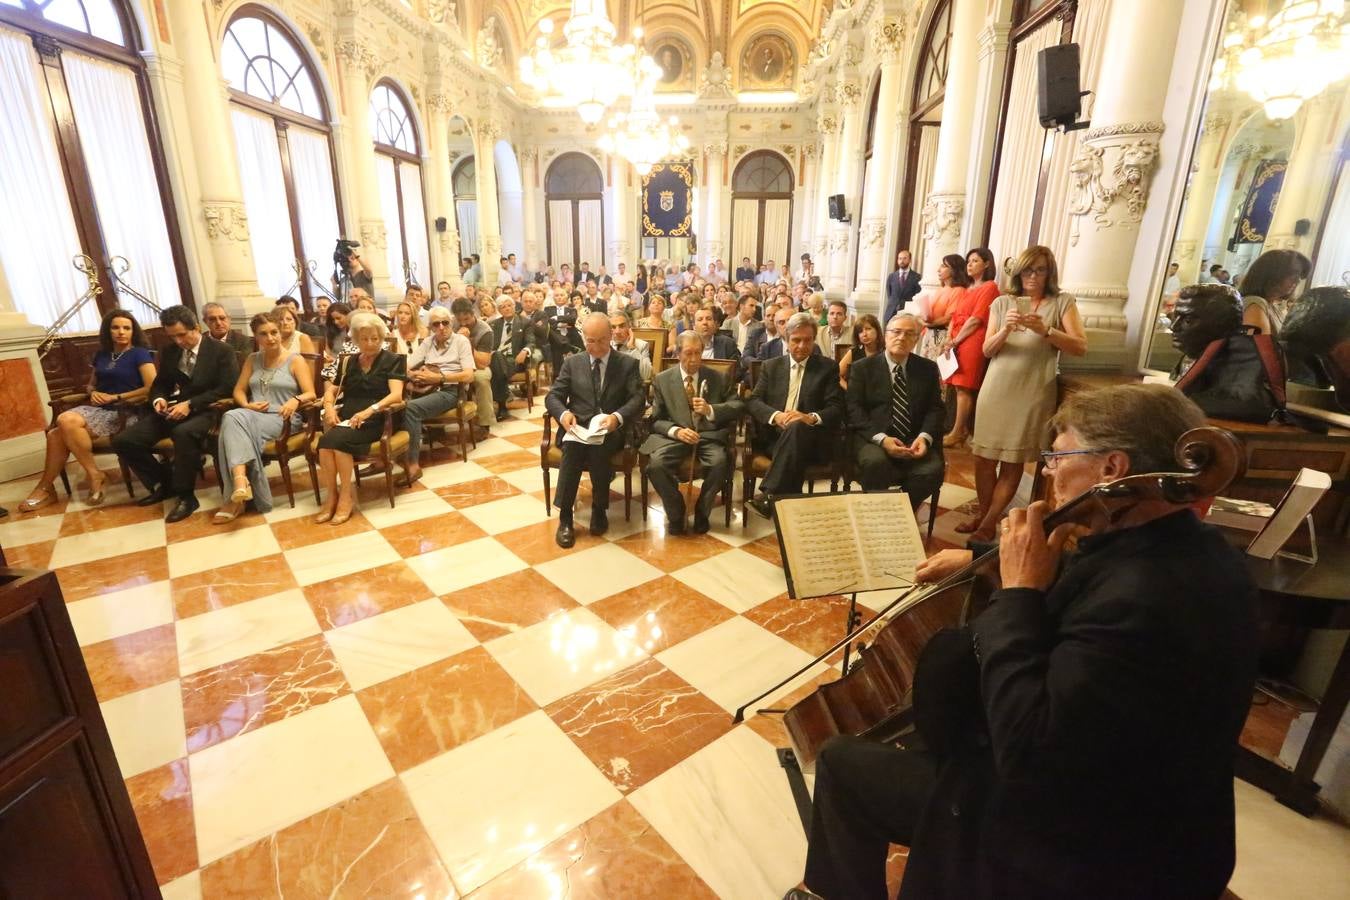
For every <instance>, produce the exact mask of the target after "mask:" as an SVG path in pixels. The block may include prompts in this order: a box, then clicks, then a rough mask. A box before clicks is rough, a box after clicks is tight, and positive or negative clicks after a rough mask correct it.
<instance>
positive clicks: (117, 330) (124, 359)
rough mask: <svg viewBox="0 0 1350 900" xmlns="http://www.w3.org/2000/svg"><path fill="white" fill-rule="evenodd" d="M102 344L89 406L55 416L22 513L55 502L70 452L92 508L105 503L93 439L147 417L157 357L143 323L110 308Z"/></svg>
mask: <svg viewBox="0 0 1350 900" xmlns="http://www.w3.org/2000/svg"><path fill="white" fill-rule="evenodd" d="M98 344H99V351H98V352H97V353H95V354H94V371H93V373H92V375H91V376H90V379H89V386H88V388H87V390H88V393H89V402H88V403H86V404H84V405H82V406H76V407H74V408H72V409H68V410H66V411H65V412H63V413H61V415H59V416H57V417H56V427H55V428H51V429H48V431H47V463H46V465H45V466H44V467H43V469H42V477H41V478H40V479H38V483H37V485H36V486H35V487H34V488H33V492H32V493H31V494H29V495H28V499H27V500H25V501H23V502H22V503H20V504H19V511H20V512H32V511H33V510H36V509H41V508H42V507H44V506H47V505H48V504H50V503H55V502H56V488H55V486H54V485H55V483H56V478H57V476H59V475H60V474H61V470H62V469H63V468H65V465H66V460H68V459H70V455H71V454H72V453H73V454H75V460H76V462H78V463H79V464H80V466H81V467H83V469H84V471H85V474H86V475H87V476H88V477H89V496H88V497H87V498H86V499H85V502H86V503H87V504H88V505H89V506H98V505H99V504H100V503H102V502H103V489H104V485H105V483H106V482H107V478H106V476H104V474H103V473H102V472H100V471H99V470H98V466H97V464H95V462H94V450H93V444H94V439H95V438H100V437H110V436H111V435H113V434H115V433H116V432H117V430H118V427H119V424H118V423H119V422H120V423H121V427H126V426H127V425H130V424H132V423H133V422H135V421H136V420H137V419H139V418H140V417H141V416H142V415H144V414H145V413H146V408H145V407H144V406H143V405H139V404H140V401H143V400H144V399H145V398H146V397H147V396H149V394H150V384H151V382H153V381H154V380H155V357H154V354H153V353H151V352H150V348H149V347H148V346H147V345H146V340H145V334H144V333H142V331H141V326H140V324H139V323H138V322H137V321H136V319H135V318H134V317H133V316H132V315H131V313H129V312H127V311H126V310H124V309H114V310H111V311H109V312H108V314H107V315H105V316H104V317H103V324H102V325H100V326H99V329H98ZM128 404H138V405H136V406H133V407H128ZM124 416H125V418H124Z"/></svg>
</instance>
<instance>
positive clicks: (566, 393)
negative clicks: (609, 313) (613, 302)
mask: <svg viewBox="0 0 1350 900" xmlns="http://www.w3.org/2000/svg"><path fill="white" fill-rule="evenodd" d="M581 333H582V340H583V342H584V343H585V346H586V352H585V353H575V354H573V355H572V356H569V357H567V359H566V360H564V361H563V365H562V368H561V369H559V370H558V377H557V379H556V380H555V381H554V382H553V387H552V388H551V389H550V390H549V392H548V396H547V397H545V398H544V406H545V408H546V409H547V410H548V411H549V414H550V415H552V416H553V418H555V419H557V420H558V435H557V442H558V447H559V448H560V449H561V450H562V464H561V465H560V466H559V467H558V493H557V494H556V495H555V496H554V499H553V505H554V506H556V507H558V531H557V533H556V534H555V535H554V539H555V540H556V541H557V542H558V546H559V547H562V548H564V549H566V548H568V547H571V546H572V545H573V544H574V543H576V534H575V532H574V531H573V530H572V506H573V505H574V504H575V503H576V499H577V485H578V484H580V483H581V470H582V469H585V470H586V471H587V472H589V473H590V475H591V534H594V535H597V536H598V535H602V534H604V533H605V532H606V531H607V530H609V514H608V510H609V482H610V479H611V478H613V477H614V470H613V468H612V467H611V466H610V463H609V458H610V457H611V456H612V455H614V453H616V452H617V451H618V450H619V448H620V447H622V446H623V439H624V435H623V427H624V424H625V423H626V422H628V421H629V420H631V419H632V418H634V417H635V416H638V415H640V414H641V413H642V406H643V403H644V401H645V396H644V394H643V390H642V376H641V375H640V374H639V373H638V361H637V360H636V359H634V358H633V357H631V356H627V355H625V354H623V353H616V352H615V351H614V349H613V346H612V345H611V341H612V340H613V334H612V333H611V331H610V327H609V320H608V319H607V318H605V316H604V315H603V314H602V313H590V314H589V315H587V316H586V317H585V319H584V320H583V323H582V326H581ZM597 416H601V417H603V423H598V424H603V426H604V428H605V437H604V440H603V442H601V443H599V444H587V443H584V442H581V441H577V440H564V439H563V438H564V435H565V434H566V433H567V432H569V431H571V429H572V428H573V427H574V426H581V427H583V428H590V427H592V421H593V420H594V419H595V417H597Z"/></svg>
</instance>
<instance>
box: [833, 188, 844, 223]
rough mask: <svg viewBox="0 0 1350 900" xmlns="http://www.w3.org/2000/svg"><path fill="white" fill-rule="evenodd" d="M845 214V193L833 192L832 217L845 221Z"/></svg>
mask: <svg viewBox="0 0 1350 900" xmlns="http://www.w3.org/2000/svg"><path fill="white" fill-rule="evenodd" d="M844 215H845V214H844V195H843V194H831V195H830V218H831V219H839V220H840V221H843V218H844Z"/></svg>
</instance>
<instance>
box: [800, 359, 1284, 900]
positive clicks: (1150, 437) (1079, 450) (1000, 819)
mask: <svg viewBox="0 0 1350 900" xmlns="http://www.w3.org/2000/svg"><path fill="white" fill-rule="evenodd" d="M1204 424H1205V418H1204V415H1203V413H1201V411H1200V410H1199V408H1198V407H1196V406H1195V404H1194V403H1192V402H1191V401H1190V400H1188V399H1187V398H1186V397H1184V396H1183V395H1182V394H1181V393H1180V392H1178V391H1176V390H1174V389H1173V388H1171V387H1168V386H1165V385H1121V386H1117V387H1109V388H1103V389H1100V390H1097V391H1093V392H1090V393H1084V394H1079V395H1076V396H1074V397H1073V398H1072V399H1070V400H1069V401H1068V402H1066V403H1065V404H1064V405H1063V407H1061V409H1060V410H1059V412H1058V413H1057V414H1056V415H1055V417H1054V419H1053V420H1052V422H1051V431H1052V434H1053V435H1054V440H1053V444H1052V448H1053V449H1051V450H1050V451H1048V452H1046V453H1044V454H1042V456H1043V457H1044V462H1045V468H1046V471H1047V472H1048V473H1049V474H1051V475H1052V476H1053V478H1052V480H1053V488H1052V491H1051V500H1052V502H1059V503H1062V502H1064V501H1065V500H1067V499H1069V498H1072V497H1075V496H1077V495H1078V494H1080V493H1082V492H1084V491H1086V490H1087V489H1088V488H1090V487H1091V486H1092V485H1094V484H1098V483H1101V482H1107V481H1112V480H1115V479H1118V478H1121V477H1123V476H1125V475H1128V474H1136V473H1144V472H1163V471H1174V470H1175V469H1176V464H1175V462H1174V458H1173V447H1174V445H1175V443H1176V441H1177V439H1178V437H1180V435H1181V434H1182V433H1183V432H1185V431H1187V430H1189V429H1191V428H1194V427H1198V426H1201V425H1204ZM1047 510H1048V507H1047V505H1046V504H1045V503H1041V502H1037V503H1034V504H1032V505H1031V506H1030V507H1029V508H1028V509H1026V510H1016V509H1015V510H1013V511H1012V512H1011V513H1009V515H1008V517H1007V519H1006V520H1005V521H1004V522H1003V524H1002V533H1001V536H1000V540H999V570H1000V575H1001V581H1002V586H1001V588H1000V589H999V590H997V591H996V592H995V593H994V596H993V601H992V603H991V604H990V606H989V607H988V608H987V609H986V610H985V611H984V612H983V613H981V614H980V615H979V616H978V617H976V618H974V619H973V620H972V621H971V622H970V624H969V626H968V627H967V628H965V629H959V630H957V629H952V630H949V631H944V632H941V633H939V634H938V635H937V636H936V637H934V638H933V639H932V640H931V641H930V642H929V644H928V645H927V647H926V648H925V650H924V653H923V655H922V657H921V658H920V660H919V664H918V668H917V671H916V673H915V676H914V697H913V700H914V711H915V718H916V721H917V724H918V726H919V732H920V734H921V735H922V736H923V738H924V741H925V742H926V744H927V746H926V747H925V748H923V749H912V748H911V749H900V748H897V747H893V746H888V745H884V744H880V743H876V742H873V741H868V740H865V739H862V738H856V737H847V736H845V737H835V738H832V739H831V740H830V741H829V742H827V743H826V744H825V745H824V747H823V748H822V750H821V752H820V755H819V757H818V759H817V761H816V783H815V801H814V808H813V818H812V822H811V828H810V834H809V849H808V852H807V859H806V872H805V877H804V881H803V887H801V888H797V889H794V890H793V891H789V892H788V895H787V897H788V898H793V900H799V898H800V900H804V898H810V897H813V896H820V897H824V898H827V900H844V898H847V900H854V898H857V900H870V898H882V897H885V896H886V887H885V861H886V856H887V850H888V846H887V845H888V843H900V844H905V845H908V846H909V848H910V852H909V858H908V861H907V864H906V867H905V875H904V881H903V884H902V886H901V889H900V898H901V900H908V898H924V900H927V898H954V900H972V898H1024V897H1025V898H1033V897H1034V898H1075V900H1078V898H1085V897H1092V898H1126V897H1130V898H1134V897H1150V898H1154V897H1165V898H1200V897H1207V898H1212V897H1218V896H1219V895H1220V894H1221V893H1222V892H1223V890H1224V887H1225V885H1226V884H1227V882H1228V879H1229V876H1230V875H1231V874H1232V871H1233V863H1234V852H1235V851H1234V834H1233V831H1234V823H1233V815H1234V814H1233V784H1232V781H1233V755H1234V749H1235V746H1236V741H1237V737H1238V734H1239V732H1240V731H1241V728H1242V724H1243V721H1244V719H1245V717H1246V713H1247V709H1248V705H1249V703H1250V700H1251V691H1252V686H1253V682H1254V679H1255V673H1256V625H1255V613H1256V598H1257V593H1256V588H1255V586H1254V585H1253V583H1252V581H1251V579H1250V577H1249V576H1248V574H1247V571H1246V568H1245V567H1244V564H1243V561H1242V559H1241V556H1240V555H1239V553H1238V552H1237V551H1236V550H1235V549H1233V548H1232V547H1230V546H1229V545H1228V544H1227V543H1226V542H1225V540H1224V538H1223V537H1222V536H1221V534H1220V533H1219V532H1218V531H1217V530H1216V529H1214V528H1212V527H1210V526H1207V525H1204V524H1202V523H1201V522H1200V520H1199V519H1198V518H1197V517H1196V515H1195V513H1194V512H1193V511H1192V510H1191V509H1190V508H1189V507H1187V506H1183V505H1180V504H1173V503H1169V502H1167V501H1165V500H1162V499H1142V500H1132V501H1126V503H1125V505H1123V506H1119V507H1117V508H1116V510H1115V515H1114V518H1113V519H1112V520H1111V521H1110V522H1109V524H1104V525H1103V526H1102V527H1101V528H1099V529H1098V530H1096V531H1095V532H1094V533H1092V534H1090V535H1087V536H1083V537H1081V538H1078V539H1077V545H1076V548H1075V549H1074V550H1072V551H1071V552H1066V550H1065V545H1066V542H1067V541H1068V539H1069V537H1070V530H1069V529H1070V528H1071V527H1072V526H1060V527H1058V528H1056V529H1054V531H1053V532H1052V533H1051V534H1049V535H1047V534H1046V533H1045V529H1044V527H1043V520H1044V518H1045V515H1046V513H1047ZM970 560H971V553H970V551H956V550H948V551H943V552H941V553H938V554H935V555H934V556H933V557H931V558H930V559H929V560H927V561H926V562H925V563H924V564H923V565H922V566H921V567H920V570H919V579H920V580H921V581H937V580H939V579H941V578H942V577H944V576H946V575H948V574H950V573H952V572H954V571H956V570H957V569H959V568H961V567H962V566H964V565H965V564H967V563H969V562H970Z"/></svg>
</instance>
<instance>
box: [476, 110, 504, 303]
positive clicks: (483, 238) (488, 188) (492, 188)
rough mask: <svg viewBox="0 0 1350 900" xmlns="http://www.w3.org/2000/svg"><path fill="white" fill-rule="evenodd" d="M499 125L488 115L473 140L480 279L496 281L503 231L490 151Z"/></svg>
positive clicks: (495, 142) (494, 171) (495, 171)
mask: <svg viewBox="0 0 1350 900" xmlns="http://www.w3.org/2000/svg"><path fill="white" fill-rule="evenodd" d="M501 134H502V131H501V126H500V125H498V124H497V123H496V122H495V121H494V120H492V119H491V118H483V119H482V120H480V122H479V124H478V129H477V133H476V134H475V140H474V146H475V148H476V149H475V151H474V163H475V166H474V169H475V172H476V176H477V181H478V253H479V255H481V256H482V265H483V281H484V283H486V284H489V285H493V284H496V279H497V267H498V266H499V265H500V264H501V257H502V231H501V224H500V219H499V218H498V215H497V159H496V157H495V156H494V155H493V151H494V149H495V148H496V146H497V138H499V137H501Z"/></svg>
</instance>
